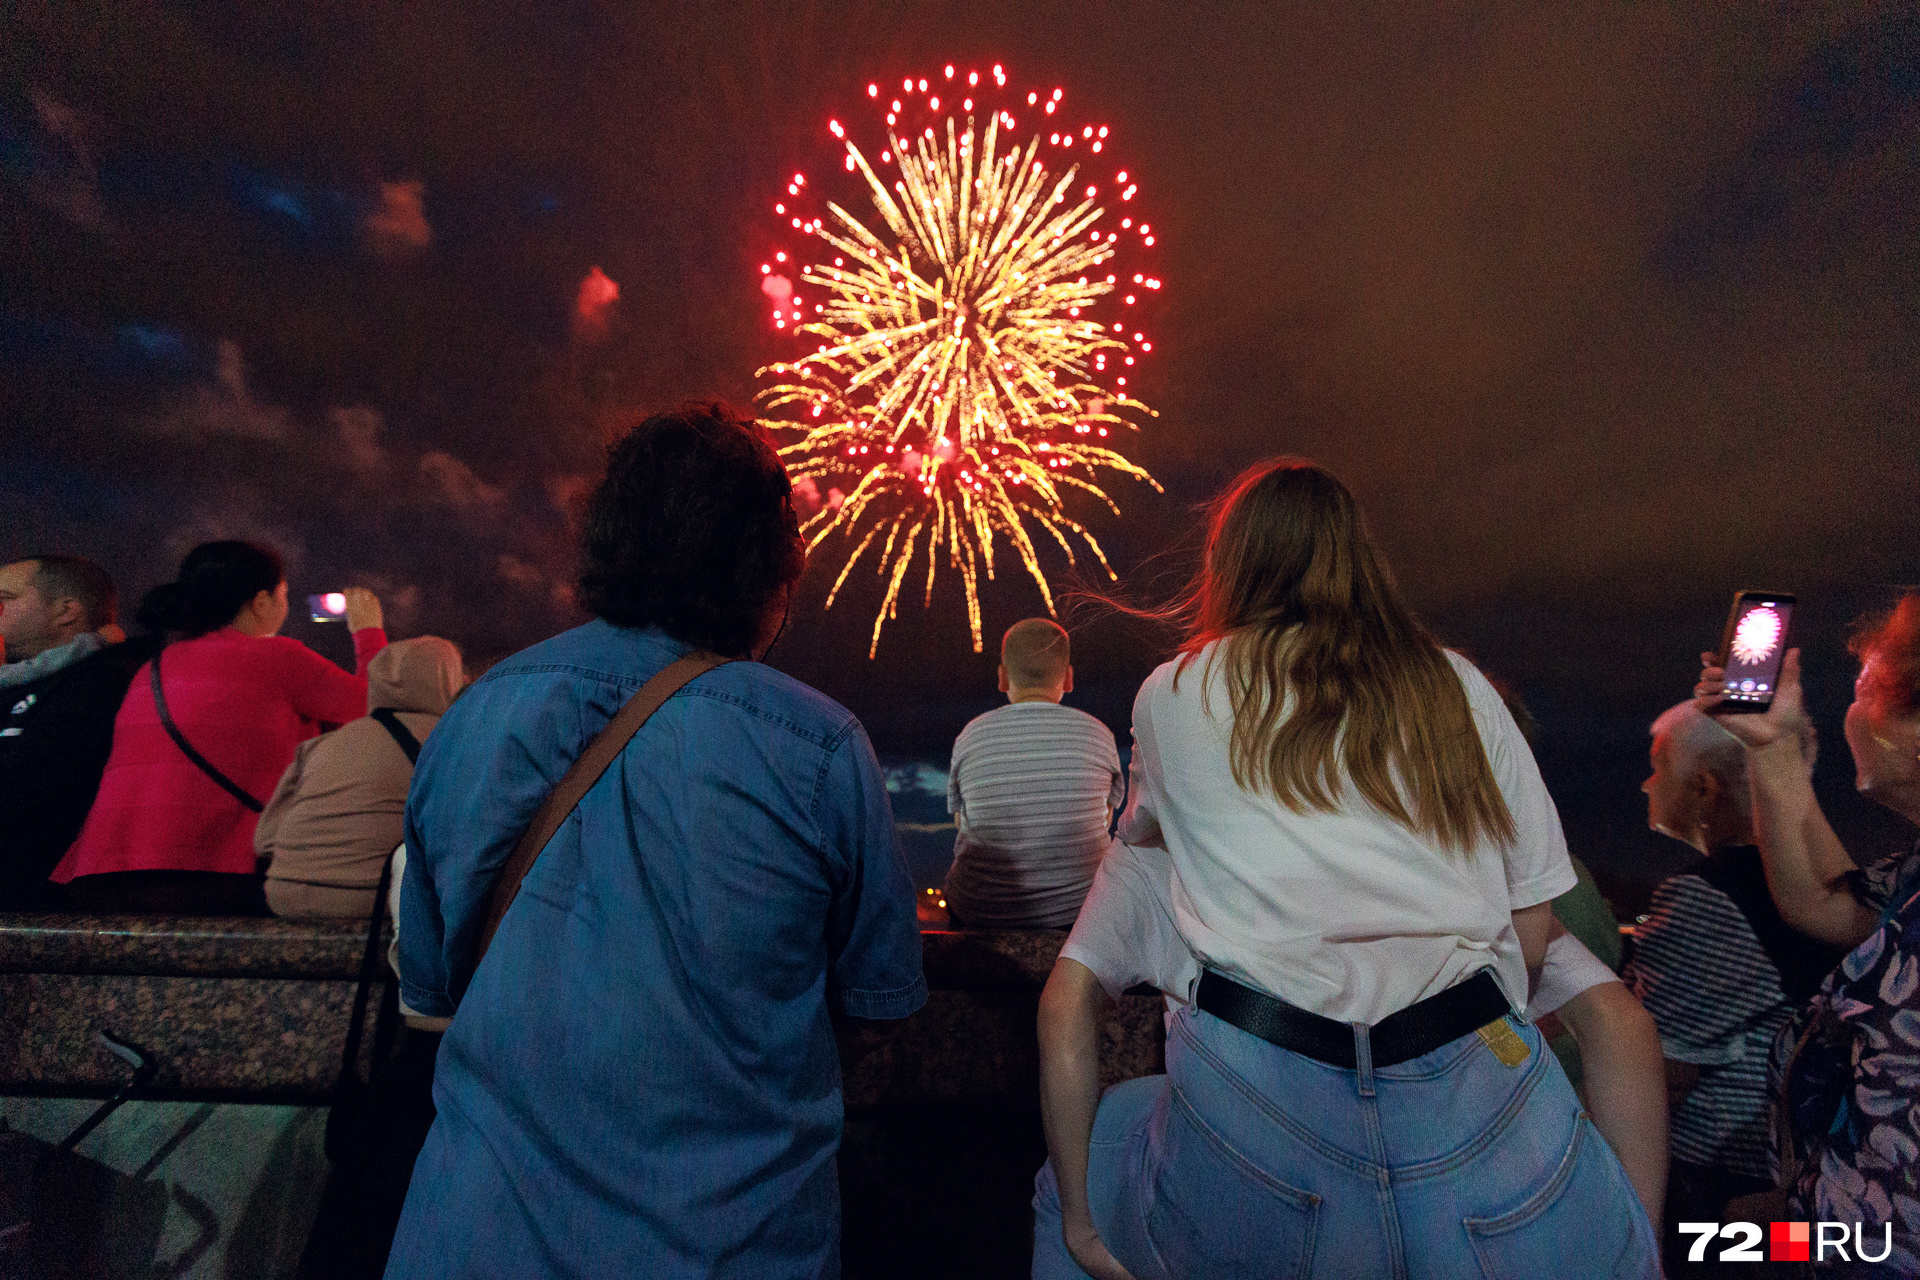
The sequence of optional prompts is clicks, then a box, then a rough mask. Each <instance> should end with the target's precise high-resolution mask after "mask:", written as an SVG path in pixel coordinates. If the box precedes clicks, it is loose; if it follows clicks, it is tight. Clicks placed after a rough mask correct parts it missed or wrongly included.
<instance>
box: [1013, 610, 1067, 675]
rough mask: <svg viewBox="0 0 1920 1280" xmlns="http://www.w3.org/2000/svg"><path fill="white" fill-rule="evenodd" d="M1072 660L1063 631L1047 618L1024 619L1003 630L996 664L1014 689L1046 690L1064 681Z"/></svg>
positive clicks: (1058, 625)
mask: <svg viewBox="0 0 1920 1280" xmlns="http://www.w3.org/2000/svg"><path fill="white" fill-rule="evenodd" d="M1072 661H1073V654H1072V650H1071V649H1070V648H1069V646H1068V642H1067V632H1066V628H1064V627H1062V626H1061V625H1060V624H1059V623H1057V622H1055V621H1054V620H1053V619H1051V618H1026V619H1024V620H1022V621H1020V622H1016V623H1014V624H1013V625H1012V626H1010V627H1008V628H1007V634H1006V636H1005V638H1004V639H1002V640H1001V641H1000V665H1001V666H1003V667H1005V668H1006V669H1007V683H1008V684H1010V685H1012V686H1014V687H1015V688H1017V689H1050V688H1052V687H1053V686H1054V685H1057V684H1059V683H1060V682H1061V681H1063V680H1065V679H1066V678H1067V667H1068V666H1069V665H1070V664H1071V663H1072Z"/></svg>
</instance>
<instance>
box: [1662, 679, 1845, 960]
mask: <svg viewBox="0 0 1920 1280" xmlns="http://www.w3.org/2000/svg"><path fill="white" fill-rule="evenodd" d="M1700 658H1701V663H1702V667H1703V669H1702V670H1701V672H1700V683H1699V685H1698V686H1697V687H1696V688H1695V690H1694V693H1695V705H1696V706H1698V707H1699V708H1700V709H1701V710H1702V711H1711V710H1713V709H1714V708H1715V707H1717V706H1718V705H1719V704H1720V702H1721V700H1722V698H1723V697H1724V694H1725V688H1726V686H1725V684H1724V683H1723V681H1724V677H1725V674H1726V673H1725V672H1724V671H1723V670H1722V669H1721V668H1720V667H1719V666H1717V665H1716V659H1715V655H1713V654H1711V653H1705V654H1702V655H1700ZM1715 719H1716V720H1717V721H1718V722H1719V723H1720V724H1721V725H1722V726H1724V727H1725V728H1726V730H1727V732H1729V733H1731V734H1732V735H1733V736H1734V737H1736V738H1738V739H1739V740H1740V741H1741V742H1742V743H1743V744H1745V746H1746V748H1747V781H1748V786H1749V787H1751V788H1752V791H1753V830H1754V839H1755V841H1756V842H1757V843H1758V844H1759V846H1760V858H1761V862H1762V863H1763V865H1764V866H1765V867H1766V872H1767V889H1768V891H1769V892H1771V893H1772V894H1773V901H1774V905H1775V906H1777V907H1778V908H1779V909H1780V915H1781V918H1782V919H1784V920H1785V921H1786V922H1787V923H1788V924H1790V925H1792V926H1793V927H1794V928H1795V929H1798V930H1799V931H1800V932H1801V933H1804V934H1806V935H1807V936H1808V937H1810V938H1818V939H1819V940H1820V941H1822V942H1830V943H1833V944H1835V945H1836V946H1842V947H1856V946H1858V945H1860V943H1861V942H1862V941H1864V940H1865V938H1866V936H1867V935H1868V934H1869V933H1871V932H1872V931H1873V928H1874V925H1875V924H1877V923H1878V922H1879V914H1878V913H1877V912H1876V911H1874V910H1873V909H1872V908H1871V907H1869V906H1867V904H1865V903H1863V902H1861V901H1860V900H1859V899H1858V898H1856V897H1855V896H1854V895H1853V891H1852V889H1851V888H1850V887H1849V885H1848V876H1849V875H1850V874H1851V873H1852V872H1853V870H1854V863H1853V859H1852V858H1850V857H1848V856H1847V851H1846V849H1845V848H1843V847H1842V846H1841V844H1840V838H1839V837H1838V836H1836V835H1834V834H1833V828H1832V827H1831V826H1829V825H1828V824H1827V816H1826V815H1825V814H1824V813H1822V812H1820V805H1819V802H1818V801H1817V800H1815V799H1814V795H1813V777H1812V771H1811V769H1810V768H1809V766H1808V762H1807V758H1806V755H1805V753H1804V751H1803V749H1802V746H1801V744H1802V742H1804V741H1806V740H1807V739H1808V738H1809V737H1810V736H1811V734H1810V721H1809V720H1808V718H1807V713H1806V709H1805V704H1804V702H1803V699H1802V697H1801V691H1800V651H1799V650H1798V649H1789V650H1788V651H1787V659H1786V661H1785V662H1784V663H1783V664H1782V665H1781V668H1780V684H1779V688H1778V689H1776V690H1775V691H1774V696H1773V705H1772V706H1771V707H1770V708H1768V710H1767V711H1765V712H1764V713H1760V714H1740V715H1720V716H1716V717H1715Z"/></svg>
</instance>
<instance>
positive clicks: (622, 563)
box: [580, 401, 807, 657]
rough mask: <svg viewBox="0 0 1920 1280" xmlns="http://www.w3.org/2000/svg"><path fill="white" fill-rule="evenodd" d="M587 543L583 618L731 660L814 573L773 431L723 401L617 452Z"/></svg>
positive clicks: (667, 421)
mask: <svg viewBox="0 0 1920 1280" xmlns="http://www.w3.org/2000/svg"><path fill="white" fill-rule="evenodd" d="M583 542H584V544H585V549H586V553H587V561H586V565H585V567H583V568H582V569H581V571H580V603H581V604H582V605H584V606H585V607H586V608H587V609H589V610H591V611H592V612H593V613H595V614H597V615H599V616H600V617H602V618H605V619H606V620H607V621H608V622H611V623H613V624H614V625H616V626H621V627H644V626H649V625H658V626H659V627H660V628H662V629H663V630H664V631H666V633H667V634H668V635H670V636H673V637H674V638H675V639H677V640H682V641H685V642H686V643H688V644H691V645H694V646H696V647H699V648H702V649H707V650H710V651H712V652H714V653H718V654H724V655H727V656H729V657H731V656H733V655H736V654H743V653H746V652H747V651H748V650H749V649H750V648H751V647H752V645H753V642H754V639H755V637H756V632H757V630H758V627H759V623H760V619H761V616H762V615H763V614H764V613H765V612H766V608H767V604H768V602H769V601H770V600H771V599H772V598H773V596H774V595H775V593H777V592H778V591H780V590H781V589H782V588H784V587H786V586H788V585H789V584H791V583H792V582H794V581H795V580H796V579H798V578H799V576H800V572H801V570H802V569H804V568H805V567H806V563H807V553H806V546H805V544H804V543H803V542H802V541H801V539H800V522H799V519H798V518H797V517H796V516H795V515H794V511H793V483H792V481H790V480H789V479H788V478H787V469H786V468H785V467H784V466H782V465H781V463H780V457H779V455H778V454H777V453H775V452H774V448H773V443H772V441H771V439H770V438H769V437H768V435H767V433H766V430H765V428H763V427H761V426H760V425H759V424H758V423H755V422H753V421H751V420H749V419H746V418H742V417H741V416H740V415H739V414H737V413H735V412H734V411H733V410H732V409H730V408H728V407H727V406H726V405H724V404H721V403H719V402H717V401H714V402H709V403H698V404H690V405H687V406H685V407H684V408H682V409H680V410H678V411H676V412H674V413H662V414H656V415H654V416H653V417H651V418H648V419H647V420H646V421H644V422H642V423H641V424H640V425H639V426H637V427H635V428H634V429H633V431H632V432H631V433H630V434H628V435H627V436H626V437H625V438H624V439H622V440H620V441H618V442H617V443H616V444H615V445H614V446H613V448H612V449H611V450H610V451H609V452H608V455H607V474H606V476H605V477H604V478H603V479H602V480H601V481H600V484H599V485H598V487H596V488H595V489H594V491H593V497H592V498H591V499H589V500H588V503H587V518H586V531H585V536H584V538H583Z"/></svg>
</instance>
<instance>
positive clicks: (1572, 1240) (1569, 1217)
mask: <svg viewBox="0 0 1920 1280" xmlns="http://www.w3.org/2000/svg"><path fill="white" fill-rule="evenodd" d="M1465 1225H1466V1228H1467V1237H1468V1238H1469V1239H1470V1240H1471V1241H1472V1242H1473V1251H1474V1254H1475V1256H1476V1257H1478V1258H1479V1260H1480V1269H1481V1271H1482V1272H1484V1273H1485V1275H1486V1277H1487V1280H1522V1277H1524V1278H1525V1280H1537V1277H1540V1276H1555V1277H1563V1278H1564V1280H1585V1278H1586V1277H1593V1280H1602V1278H1603V1277H1604V1280H1631V1278H1632V1277H1642V1276H1644V1277H1653V1278H1654V1280H1657V1278H1658V1276H1659V1275H1660V1263H1659V1258H1658V1251H1657V1250H1656V1249H1655V1248H1654V1247H1653V1233H1652V1231H1651V1229H1650V1228H1648V1226H1647V1225H1646V1214H1645V1213H1644V1211H1643V1210H1642V1209H1641V1207H1640V1201H1639V1198H1638V1197H1637V1196H1636V1195H1635V1194H1634V1190H1633V1184H1632V1183H1630V1182H1628V1181H1627V1175H1626V1171H1625V1170H1624V1169H1622V1168H1621V1167H1620V1162H1619V1161H1618V1160H1617V1159H1615V1158H1614V1155H1613V1152H1612V1151H1611V1150H1609V1149H1608V1148H1607V1146H1606V1144H1605V1141H1604V1139H1602V1138H1601V1137H1600V1134H1599V1132H1598V1131H1597V1130H1596V1129H1594V1127H1593V1123H1592V1121H1590V1120H1588V1119H1587V1117H1586V1116H1585V1115H1584V1114H1583V1115H1579V1116H1576V1117H1575V1120H1574V1125H1573V1137H1572V1139H1571V1141H1569V1142H1568V1144H1567V1151H1566V1154H1565V1155H1564V1156H1562V1157H1561V1160H1560V1163H1559V1165H1558V1166H1557V1167H1556V1168H1555V1169H1554V1171H1553V1174H1552V1175H1551V1176H1550V1177H1549V1178H1548V1179H1547V1182H1546V1185H1544V1186H1542V1187H1540V1188H1539V1189H1538V1190H1536V1191H1534V1192H1533V1193H1532V1194H1531V1195H1528V1196H1527V1197H1526V1199H1524V1200H1522V1201H1521V1202H1520V1203H1519V1204H1517V1205H1515V1206H1514V1207H1513V1208H1511V1209H1509V1210H1506V1211H1505V1212H1503V1213H1500V1214H1497V1215H1495V1216H1492V1217H1487V1218H1467V1219H1465Z"/></svg>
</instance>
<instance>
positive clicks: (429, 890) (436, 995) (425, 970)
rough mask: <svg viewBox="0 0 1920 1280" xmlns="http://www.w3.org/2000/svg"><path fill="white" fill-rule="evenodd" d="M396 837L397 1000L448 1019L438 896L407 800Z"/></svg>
mask: <svg viewBox="0 0 1920 1280" xmlns="http://www.w3.org/2000/svg"><path fill="white" fill-rule="evenodd" d="M401 838H402V840H404V841H405V843H406V847H407V865H406V869H405V870H404V871H403V872H402V873H401V875H400V918H399V920H398V921H397V922H396V923H397V927H398V929H399V934H400V936H399V950H400V957H399V960H400V963H399V974H400V999H401V1002H402V1003H404V1004H405V1005H406V1006H407V1007H408V1008H409V1009H412V1010H413V1011H415V1012H416V1013H420V1014H424V1015H425V1016H427V1017H429V1018H451V1017H452V1016H453V1009H454V1001H453V997H452V996H451V995H449V994H448V987H449V983H448V981H447V961H446V949H445V941H446V931H445V928H444V926H443V924H442V922H441V919H440V897H439V895H438V894H437V893H436V892H435V891H434V885H433V874H432V872H431V871H430V870H429V868H428V865H427V857H426V846H425V843H424V842H423V841H422V840H421V839H420V831H419V828H418V827H417V826H416V825H415V822H414V811H413V803H412V801H411V800H409V801H408V803H407V812H406V822H405V825H404V826H403V828H402V835H401Z"/></svg>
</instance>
